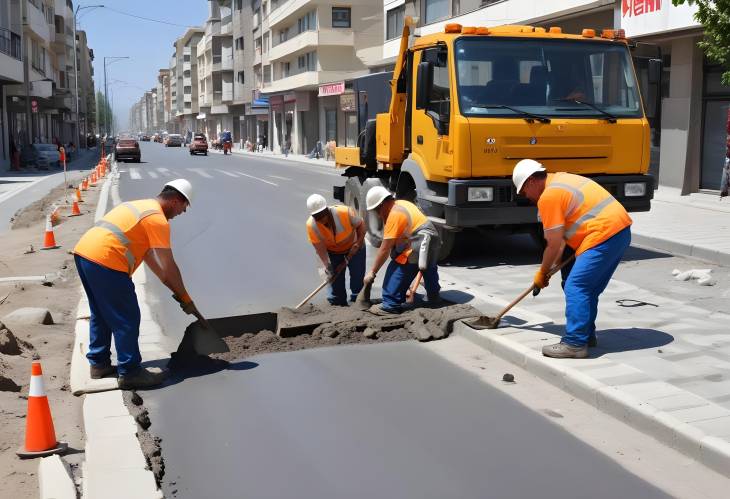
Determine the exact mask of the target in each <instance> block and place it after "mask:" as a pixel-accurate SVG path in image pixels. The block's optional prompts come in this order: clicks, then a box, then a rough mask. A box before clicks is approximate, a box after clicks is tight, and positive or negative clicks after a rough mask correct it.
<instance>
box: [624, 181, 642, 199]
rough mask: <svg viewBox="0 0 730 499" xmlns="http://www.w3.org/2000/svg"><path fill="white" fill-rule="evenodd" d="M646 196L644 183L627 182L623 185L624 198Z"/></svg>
mask: <svg viewBox="0 0 730 499" xmlns="http://www.w3.org/2000/svg"><path fill="white" fill-rule="evenodd" d="M645 195H646V182H628V183H626V184H624V196H626V197H627V198H639V197H642V196H645Z"/></svg>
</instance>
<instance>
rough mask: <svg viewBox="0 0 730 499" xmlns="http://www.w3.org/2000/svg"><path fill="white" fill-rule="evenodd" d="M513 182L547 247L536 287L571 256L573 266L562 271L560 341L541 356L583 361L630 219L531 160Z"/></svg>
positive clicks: (583, 182)
mask: <svg viewBox="0 0 730 499" xmlns="http://www.w3.org/2000/svg"><path fill="white" fill-rule="evenodd" d="M512 181H513V182H514V184H515V188H516V189H517V192H518V193H519V194H521V195H523V196H525V197H527V198H528V199H529V200H530V201H532V202H533V203H535V204H537V210H538V213H539V215H540V220H541V221H542V226H543V231H544V234H545V240H546V242H547V247H546V248H545V251H544V252H543V256H542V263H541V265H540V269H539V270H538V271H537V273H536V274H535V278H534V284H535V287H536V288H538V289H542V288H544V287H546V286H547V285H548V280H549V278H548V273H549V271H550V269H551V268H552V267H553V266H554V265H555V264H557V263H559V261H558V260H559V259H561V258H562V259H565V258H566V256H568V257H569V255H571V254H572V252H575V262H573V264H572V265H566V266H565V267H563V269H562V273H563V274H562V275H563V291H564V293H565V320H566V324H565V335H564V336H563V338H562V340H561V341H560V342H559V343H556V344H554V345H547V346H545V347H543V349H542V353H543V355H545V356H547V357H558V358H584V357H586V356H587V355H588V347H589V346H596V344H597V342H596V317H597V315H598V297H599V296H600V295H601V293H603V290H604V289H606V286H607V285H608V282H609V281H610V280H611V276H613V273H614V271H615V270H616V267H618V264H619V262H620V261H621V257H622V256H623V254H624V252H625V251H626V249H627V248H628V247H629V245H630V244H631V223H632V222H631V218H630V217H629V214H628V213H627V212H626V210H625V209H624V207H623V206H622V205H621V203H619V202H618V201H617V200H616V199H615V198H614V197H613V196H612V195H611V194H610V193H609V192H608V191H607V190H606V189H604V188H603V187H601V186H600V185H598V184H597V183H596V182H594V181H593V180H591V179H589V178H586V177H582V176H580V175H573V174H571V173H547V171H546V170H545V168H544V167H543V166H542V165H541V164H540V163H538V162H537V161H534V160H532V159H523V160H522V161H520V162H519V163H517V165H516V166H515V168H514V171H513V172H512ZM566 245H567V247H566ZM561 261H562V260H561Z"/></svg>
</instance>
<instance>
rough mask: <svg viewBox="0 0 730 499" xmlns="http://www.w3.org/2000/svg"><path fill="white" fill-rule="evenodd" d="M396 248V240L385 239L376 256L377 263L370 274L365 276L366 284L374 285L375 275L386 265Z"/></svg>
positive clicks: (374, 263) (375, 262)
mask: <svg viewBox="0 0 730 499" xmlns="http://www.w3.org/2000/svg"><path fill="white" fill-rule="evenodd" d="M393 246H395V239H383V242H382V243H380V248H378V253H377V254H376V255H375V261H374V262H373V267H372V269H371V270H370V272H369V273H368V274H367V275H366V276H365V281H364V282H365V283H366V284H368V283H372V282H373V281H374V280H375V274H377V273H378V271H379V270H380V267H382V266H383V265H384V264H385V261H386V260H387V259H388V257H389V256H390V250H391V249H393Z"/></svg>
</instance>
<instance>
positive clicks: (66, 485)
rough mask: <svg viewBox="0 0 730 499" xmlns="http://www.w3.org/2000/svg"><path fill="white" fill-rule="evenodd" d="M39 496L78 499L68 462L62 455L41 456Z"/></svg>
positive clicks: (42, 497) (42, 498)
mask: <svg viewBox="0 0 730 499" xmlns="http://www.w3.org/2000/svg"><path fill="white" fill-rule="evenodd" d="M38 497H40V499H76V497H77V494H76V485H74V481H73V478H72V477H71V471H70V470H69V467H68V464H66V462H65V461H64V460H63V459H61V457H60V456H58V455H54V456H49V457H43V458H41V460H40V462H39V463H38Z"/></svg>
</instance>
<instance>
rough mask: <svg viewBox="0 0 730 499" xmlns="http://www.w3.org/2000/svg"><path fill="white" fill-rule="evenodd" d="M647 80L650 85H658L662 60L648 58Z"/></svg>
mask: <svg viewBox="0 0 730 499" xmlns="http://www.w3.org/2000/svg"><path fill="white" fill-rule="evenodd" d="M647 69H648V74H647V77H648V80H649V84H650V85H658V84H659V83H661V81H662V60H661V59H649V66H648V68H647Z"/></svg>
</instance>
